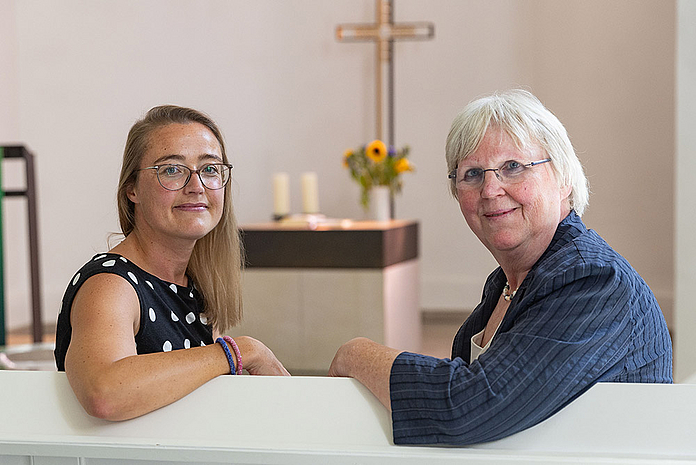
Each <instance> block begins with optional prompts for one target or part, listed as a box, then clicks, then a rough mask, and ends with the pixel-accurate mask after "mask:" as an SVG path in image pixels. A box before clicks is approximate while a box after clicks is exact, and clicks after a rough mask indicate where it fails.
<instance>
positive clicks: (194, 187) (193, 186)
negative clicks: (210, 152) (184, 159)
mask: <svg viewBox="0 0 696 465" xmlns="http://www.w3.org/2000/svg"><path fill="white" fill-rule="evenodd" d="M184 191H185V192H187V193H196V194H197V193H201V192H204V191H205V187H204V186H203V181H202V180H201V174H200V173H199V172H198V170H196V171H193V170H191V177H190V178H189V181H188V182H187V183H186V185H185V186H184Z"/></svg>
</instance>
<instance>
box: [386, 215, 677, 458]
mask: <svg viewBox="0 0 696 465" xmlns="http://www.w3.org/2000/svg"><path fill="white" fill-rule="evenodd" d="M504 285H505V275H504V274H503V272H502V270H501V269H500V268H498V269H496V270H495V271H494V272H493V273H492V274H491V275H490V276H489V277H488V280H487V281H486V284H485V287H484V291H483V299H482V302H481V303H480V304H479V305H478V306H477V307H476V309H475V310H474V312H473V313H472V315H471V317H469V318H468V319H467V320H466V321H465V322H464V324H463V325H462V327H461V328H460V329H459V331H458V333H457V335H456V337H455V339H454V342H453V344H452V359H451V360H450V359H442V360H440V359H436V358H433V357H428V356H424V355H418V354H412V353H402V354H400V355H399V356H398V357H397V358H396V360H395V361H394V364H393V365H392V370H391V377H390V389H391V406H392V421H393V430H394V443H395V444H435V443H445V444H458V445H465V444H474V443H480V442H487V441H492V440H495V439H500V438H503V437H505V436H509V435H511V434H514V433H516V432H518V431H522V430H524V429H526V428H529V427H531V426H533V425H535V424H537V423H539V422H540V421H542V420H544V419H546V418H548V417H549V416H551V415H553V414H554V413H556V412H557V411H558V410H560V409H561V408H563V407H564V406H566V405H568V404H569V403H570V402H571V401H573V399H575V398H576V397H578V396H579V395H580V394H582V393H583V392H585V391H586V390H587V389H588V388H589V387H590V386H592V385H593V384H594V383H597V382H601V381H612V382H641V383H671V382H672V344H671V341H670V337H669V333H668V332H667V325H666V323H665V320H664V317H663V315H662V311H661V310H660V307H659V306H658V304H657V301H656V300H655V297H654V296H653V293H652V291H650V289H649V288H648V286H647V284H646V283H645V282H644V281H643V279H642V278H641V277H640V276H639V275H638V273H637V272H636V271H635V270H634V269H633V268H632V267H631V265H629V263H628V262H627V261H626V260H625V259H624V258H623V257H621V256H620V255H619V254H618V253H616V252H615V251H614V250H613V249H612V248H611V247H609V245H608V244H607V243H606V242H604V240H603V239H602V238H601V237H600V236H599V235H598V234H597V233H596V232H594V231H592V230H588V229H587V228H586V227H585V225H584V224H583V223H582V221H581V220H580V218H579V217H578V216H577V215H576V214H575V213H574V212H571V213H570V215H568V217H566V219H564V220H563V221H562V222H561V223H560V224H559V227H558V229H557V231H556V234H555V236H554V238H553V240H552V242H551V244H550V245H549V248H548V249H547V250H546V251H545V252H544V254H543V255H542V257H541V258H540V259H539V261H538V262H537V263H536V264H535V265H534V267H533V268H532V270H530V272H529V273H528V274H527V276H526V278H525V279H524V281H523V282H522V284H521V286H520V288H519V290H518V291H517V294H516V295H515V297H514V298H513V300H512V302H511V304H510V307H509V308H508V310H507V313H506V315H505V317H504V318H503V321H502V323H501V325H500V329H499V330H498V333H497V335H496V336H495V338H494V339H493V342H492V344H491V346H490V348H489V349H488V351H486V352H485V353H484V354H482V355H481V356H480V357H479V358H478V359H477V360H475V361H474V362H473V363H471V364H468V363H467V362H465V360H469V349H470V340H471V336H472V335H474V334H476V333H477V332H479V331H481V330H482V329H483V328H484V326H485V324H486V322H487V321H488V319H489V317H490V315H491V313H492V312H493V309H494V307H495V305H496V303H497V301H498V298H499V297H500V294H501V292H502V289H503V286H504Z"/></svg>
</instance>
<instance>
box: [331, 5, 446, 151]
mask: <svg viewBox="0 0 696 465" xmlns="http://www.w3.org/2000/svg"><path fill="white" fill-rule="evenodd" d="M376 7H377V22H376V23H373V24H343V25H338V26H337V27H336V38H337V39H338V40H339V41H342V42H368V41H370V42H375V45H376V47H377V54H376V58H377V62H376V67H375V81H376V82H375V84H376V91H375V104H376V106H375V116H376V119H377V121H376V125H375V136H376V138H377V139H380V140H382V141H384V140H385V138H384V128H385V127H386V128H387V130H388V134H387V136H388V137H387V139H386V141H387V142H388V144H389V145H394V41H395V40H404V39H405V40H428V39H432V38H433V37H434V36H435V26H434V25H433V23H429V22H415V23H399V24H395V23H394V4H393V0H376ZM385 74H386V79H385V77H384V76H385ZM385 107H386V108H387V112H386V113H385V112H384V110H383V109H384V108H385Z"/></svg>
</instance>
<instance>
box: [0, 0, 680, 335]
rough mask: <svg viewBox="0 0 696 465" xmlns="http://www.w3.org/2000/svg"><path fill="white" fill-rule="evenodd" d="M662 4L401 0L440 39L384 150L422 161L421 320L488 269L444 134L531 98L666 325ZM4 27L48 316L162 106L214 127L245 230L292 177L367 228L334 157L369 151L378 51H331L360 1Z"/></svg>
mask: <svg viewBox="0 0 696 465" xmlns="http://www.w3.org/2000/svg"><path fill="white" fill-rule="evenodd" d="M674 8H675V7H674V2H673V1H664V2H654V1H651V0H614V1H612V2H605V1H599V0H590V1H586V0H573V1H566V2H557V1H555V0H525V1H512V0H491V1H486V2H481V1H476V0H439V1H433V0H396V20H397V21H420V20H424V21H432V22H434V23H435V26H436V36H435V39H434V40H432V41H425V42H402V43H398V44H397V45H396V47H395V49H396V138H397V144H398V145H402V144H406V143H408V144H409V145H411V148H412V159H413V162H414V163H415V165H416V166H417V172H416V173H415V174H412V175H411V174H407V175H406V177H405V183H404V192H403V195H402V196H401V197H399V199H398V201H397V215H398V217H400V218H416V219H419V220H420V221H421V246H422V247H421V257H422V261H421V271H422V293H421V295H422V304H423V306H424V307H425V308H426V309H454V310H459V309H466V308H471V307H472V306H473V305H475V304H476V303H477V302H478V299H479V297H480V292H481V288H482V285H483V281H484V279H485V277H486V276H487V274H488V273H489V272H490V271H491V270H492V269H493V267H494V266H495V263H494V261H493V260H492V259H491V257H490V255H489V254H488V252H487V251H486V250H485V249H484V248H483V247H482V246H481V245H480V244H479V243H478V241H477V240H476V238H475V237H474V236H473V234H472V233H470V232H469V230H468V228H467V226H466V224H465V222H464V220H463V218H462V216H461V214H460V213H459V211H458V208H457V205H456V203H455V202H454V201H453V200H452V199H451V198H450V197H449V195H448V192H447V183H446V178H445V171H446V169H445V164H444V155H443V153H444V149H443V148H444V141H445V137H446V135H447V132H448V130H449V125H450V123H451V121H452V119H453V118H454V116H455V115H456V113H457V112H458V110H459V109H461V108H462V107H463V106H464V105H465V104H466V103H467V102H468V101H469V100H471V99H472V98H474V97H476V96H479V95H481V94H483V93H488V92H490V91H493V90H496V89H505V88H509V87H512V86H526V87H527V88H529V89H530V90H532V91H533V92H535V93H536V94H537V95H538V96H539V97H540V98H541V99H542V100H543V101H544V103H546V105H547V106H548V107H549V108H550V109H551V110H552V111H554V112H555V113H556V114H557V115H558V116H559V117H560V118H561V120H562V121H563V122H565V123H566V125H567V127H568V129H569V132H570V134H571V138H572V140H573V141H574V143H575V144H576V146H577V148H578V149H579V150H580V151H581V157H582V159H583V161H584V163H585V165H586V168H587V172H588V175H589V176H590V181H591V184H592V190H593V196H592V197H591V204H590V209H589V211H588V213H587V214H586V220H587V223H588V225H590V226H591V227H593V228H595V229H597V230H598V231H599V232H600V233H601V234H602V235H604V236H605V238H606V239H607V240H608V241H609V242H610V243H611V244H612V245H613V246H614V247H615V248H616V249H617V250H618V251H619V252H621V253H622V254H624V255H625V256H626V257H627V258H628V259H629V261H631V263H633V264H634V266H635V267H636V268H637V269H638V271H639V272H640V273H641V274H642V275H643V277H644V278H645V279H646V281H647V282H648V284H650V285H651V287H652V288H653V289H654V291H655V293H656V295H657V296H658V299H659V300H660V302H661V304H662V305H663V308H664V309H665V311H666V313H668V316H669V313H670V311H671V306H672V294H673V289H672V288H673V272H672V266H673V255H672V247H673V244H672V236H673V213H672V201H673V191H672V187H671V186H672V185H673V151H674V141H673V124H674V116H673V112H674V102H673V93H674V69H673V68H674V33H675V32H674V16H675V15H674ZM6 15H9V16H12V17H14V18H15V21H16V37H15V38H14V44H15V45H14V47H10V48H9V52H5V54H7V53H9V55H10V56H11V55H13V54H15V55H16V62H15V63H12V62H11V61H10V63H9V67H7V68H6V63H0V67H1V68H2V69H3V71H4V70H5V69H8V70H9V72H10V74H13V75H14V78H11V79H14V82H16V84H14V85H15V88H16V93H17V94H18V95H19V97H18V100H17V104H16V108H17V109H16V110H14V111H13V115H12V118H11V119H12V120H13V121H15V120H16V121H18V123H14V124H18V127H17V128H15V129H14V130H13V129H12V128H10V130H11V131H14V132H13V133H12V134H9V137H14V138H16V139H17V140H21V141H22V142H24V143H25V144H27V145H28V146H29V147H30V148H31V149H32V150H33V151H34V152H35V153H36V156H37V159H38V161H37V163H38V176H39V186H40V191H39V200H40V211H39V213H40V228H41V232H42V237H41V245H42V254H43V256H42V265H43V281H44V306H45V309H44V311H45V315H46V318H47V319H53V318H55V315H56V313H57V310H58V306H59V303H60V298H61V295H62V292H63V290H64V288H65V285H66V283H67V281H68V279H69V277H70V276H71V275H72V274H73V273H74V271H75V270H76V269H77V268H78V267H79V266H80V265H81V264H82V263H83V262H84V261H86V260H87V259H88V258H89V257H90V256H91V255H92V254H93V253H96V252H99V251H103V250H104V249H105V248H106V240H107V234H108V233H109V232H111V231H116V230H117V224H116V214H115V201H114V190H115V185H116V180H117V176H118V168H119V161H120V156H121V150H122V148H123V143H124V141H125V136H126V132H127V130H128V128H129V127H130V125H131V124H132V122H133V121H134V120H135V119H136V118H138V117H139V116H141V115H142V114H143V113H144V112H145V111H146V110H147V109H149V108H150V107H152V106H154V105H157V104H161V103H176V104H181V105H189V106H193V107H195V108H199V109H201V110H204V111H206V112H208V113H209V114H211V116H213V118H215V119H216V120H217V121H218V123H219V124H220V126H221V127H222V128H223V131H224V133H225V135H226V138H227V142H228V145H229V149H230V153H231V155H232V162H233V163H234V164H235V172H234V176H235V178H234V180H235V181H234V182H235V184H234V192H235V198H236V199H235V205H236V207H237V212H238V216H239V219H240V222H241V223H247V222H255V221H264V220H266V219H268V218H269V216H270V213H271V209H272V197H271V189H270V188H271V182H270V181H271V173H272V172H274V171H288V172H289V173H290V174H291V177H292V188H293V189H294V190H293V194H292V195H293V198H292V205H293V207H294V208H295V209H297V208H299V205H300V198H299V175H300V173H302V172H304V171H308V170H314V171H317V172H318V173H319V182H320V185H319V190H320V197H321V207H322V210H323V211H324V212H325V213H326V214H328V215H332V216H340V217H360V216H361V215H362V212H361V210H360V208H359V205H358V195H359V192H358V188H357V186H356V185H354V184H353V182H352V181H351V180H350V179H349V176H348V175H347V173H346V172H345V171H343V169H342V168H341V155H342V153H343V151H344V150H345V149H346V148H348V147H355V146H358V145H359V144H362V143H365V142H368V141H369V140H371V139H372V137H373V133H372V128H373V118H374V115H373V105H372V103H371V99H372V97H373V95H374V89H373V77H372V76H373V69H374V68H373V66H374V47H373V46H372V45H368V44H345V43H338V42H337V41H336V40H335V39H334V28H335V26H336V25H337V24H340V23H354V22H371V21H373V19H374V3H373V1H372V0H334V1H331V2H326V1H322V0H287V1H283V2H278V1H275V2H274V1H270V0H258V1H254V2H244V1H231V0H224V1H223V0H209V1H195V2H193V1H181V0H180V1H164V0H152V1H148V2H137V1H133V0H128V1H119V2H109V1H106V0H97V1H92V2H82V1H77V0H72V1H71V0H66V1H62V2H52V1H49V0H28V1H25V0H23V1H18V0H15V1H10V0H0V17H5V16H6ZM10 32H11V29H10ZM0 33H2V34H5V32H0ZM3 40H4V38H3ZM6 48H7V47H6ZM1 50H3V49H2V48H0V58H3V59H4V56H5V55H4V54H1V53H3V52H2V51H1ZM10 87H11V88H12V86H10ZM0 96H3V98H4V94H0ZM3 103H4V102H3ZM1 112H2V110H0V114H1ZM0 118H2V116H0ZM1 122H2V120H0V123H1ZM0 134H1V133H0ZM21 221H23V217H22V218H19V217H15V216H13V217H11V218H8V222H14V223H18V224H19V223H20V222H21ZM8 236H9V234H8ZM19 236H20V234H15V235H14V236H12V237H8V238H6V241H9V242H10V243H11V244H12V248H13V249H17V252H16V253H14V254H13V255H10V254H8V257H7V261H8V270H9V275H10V280H11V283H10V284H11V286H10V289H8V301H9V303H10V305H11V313H10V316H9V321H8V324H9V325H10V326H20V325H23V324H27V323H28V314H29V312H28V310H27V308H28V307H27V306H28V297H27V296H26V285H24V286H25V287H22V286H23V284H21V283H22V282H26V278H25V277H24V276H26V270H25V268H22V267H23V266H25V265H23V264H22V260H24V257H23V256H20V255H19V254H20V252H19V250H20V249H21V247H20V246H19V245H21V243H22V242H21V238H20V237H19ZM16 244H19V245H16ZM22 253H25V252H22ZM23 293H24V294H23ZM25 302H26V304H25ZM23 306H24V308H23ZM249 311H253V309H249Z"/></svg>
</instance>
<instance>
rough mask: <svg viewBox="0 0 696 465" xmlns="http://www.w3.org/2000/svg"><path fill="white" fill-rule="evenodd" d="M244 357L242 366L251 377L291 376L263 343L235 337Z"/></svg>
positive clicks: (246, 337)
mask: <svg viewBox="0 0 696 465" xmlns="http://www.w3.org/2000/svg"><path fill="white" fill-rule="evenodd" d="M234 341H235V342H236V343H237V346H238V347H239V351H240V352H241V355H242V365H243V367H244V369H245V370H246V371H248V372H249V374H250V375H261V376H290V373H288V370H286V369H285V367H284V366H283V364H282V363H280V361H279V360H278V359H277V358H276V356H275V355H273V352H272V351H271V349H269V348H268V347H266V346H265V345H264V343H263V342H261V341H259V340H256V339H254V338H253V337H249V336H239V337H235V338H234Z"/></svg>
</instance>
